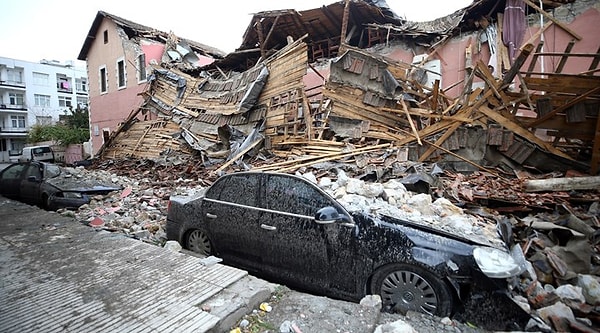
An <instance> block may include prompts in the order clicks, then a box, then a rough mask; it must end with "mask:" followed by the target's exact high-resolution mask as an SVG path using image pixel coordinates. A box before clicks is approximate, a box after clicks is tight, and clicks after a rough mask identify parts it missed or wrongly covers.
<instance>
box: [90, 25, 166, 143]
mask: <svg viewBox="0 0 600 333" xmlns="http://www.w3.org/2000/svg"><path fill="white" fill-rule="evenodd" d="M121 35H123V33H122V32H120V29H118V27H117V25H116V24H115V23H114V22H113V21H112V20H110V19H108V18H104V19H103V20H102V22H101V23H100V25H99V27H98V29H97V34H96V38H95V39H94V41H93V43H92V45H91V46H90V48H89V51H88V53H87V59H86V60H87V68H88V78H89V85H90V137H91V142H92V155H93V154H95V153H96V152H97V151H98V150H99V149H100V147H101V146H102V144H103V143H104V140H105V139H106V138H108V136H109V135H110V133H112V132H113V131H114V130H115V129H116V128H117V127H118V126H119V125H120V124H121V123H122V122H124V121H125V119H127V117H128V116H129V114H130V113H131V112H132V111H133V110H136V109H137V108H138V107H139V106H140V105H141V103H142V102H143V99H142V97H141V96H139V94H140V93H141V92H142V91H144V89H145V88H146V84H147V81H146V78H145V77H141V76H142V75H140V71H139V70H138V68H136V66H138V63H139V60H140V55H142V54H144V55H145V63H144V64H141V65H142V66H143V67H144V68H146V66H147V65H148V63H149V62H150V61H151V60H152V59H155V60H160V57H161V55H162V52H163V50H164V46H163V45H160V44H158V43H156V44H154V43H149V44H148V45H142V46H140V45H138V44H136V43H134V42H133V41H131V40H127V39H126V38H125V39H124V38H122V37H121ZM105 37H107V38H106V41H105ZM146 52H148V53H146ZM142 59H143V58H142ZM119 62H121V63H122V64H123V65H124V70H125V71H124V72H125V85H124V86H122V87H119V86H118V84H117V83H118V75H119V74H118V63H119ZM101 71H104V72H105V73H106V91H105V92H102V91H101V82H100V81H101V79H100V77H101V74H100V73H101Z"/></svg>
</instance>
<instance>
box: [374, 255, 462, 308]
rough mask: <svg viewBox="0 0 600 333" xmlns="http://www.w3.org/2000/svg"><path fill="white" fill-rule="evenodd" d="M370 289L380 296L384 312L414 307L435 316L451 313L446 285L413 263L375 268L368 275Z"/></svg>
mask: <svg viewBox="0 0 600 333" xmlns="http://www.w3.org/2000/svg"><path fill="white" fill-rule="evenodd" d="M371 293H372V294H375V295H380V296H381V301H382V308H383V310H384V311H386V312H400V313H403V314H406V312H407V311H409V310H411V311H417V312H422V313H427V314H431V315H435V316H439V317H446V316H449V315H450V314H451V313H452V309H453V303H454V302H453V297H452V292H451V290H450V288H449V287H448V285H447V284H446V283H445V282H444V281H442V280H441V279H440V278H438V277H437V276H435V275H434V274H433V273H431V272H430V271H428V270H426V269H424V268H422V267H419V266H415V265H409V264H392V265H387V266H384V267H382V268H380V269H378V270H377V271H376V272H375V274H373V277H372V279H371Z"/></svg>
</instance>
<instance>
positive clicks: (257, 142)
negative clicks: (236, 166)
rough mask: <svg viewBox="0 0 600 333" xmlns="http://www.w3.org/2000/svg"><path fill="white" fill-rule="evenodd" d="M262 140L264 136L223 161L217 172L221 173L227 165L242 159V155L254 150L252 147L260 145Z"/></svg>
mask: <svg viewBox="0 0 600 333" xmlns="http://www.w3.org/2000/svg"><path fill="white" fill-rule="evenodd" d="M262 141H263V139H262V138H261V139H258V140H255V141H254V142H252V143H251V144H249V145H248V147H246V148H244V149H242V150H241V151H240V152H239V153H237V154H236V155H235V156H233V157H232V158H231V159H230V160H229V161H227V162H225V163H223V165H221V166H220V167H219V168H218V169H217V170H215V172H216V173H219V172H221V171H223V170H225V169H226V168H227V167H229V166H230V165H231V164H233V163H234V162H235V161H237V160H238V159H240V158H241V157H243V156H244V155H245V154H246V153H247V152H249V151H250V150H252V148H254V147H256V145H258V144H259V143H261V142H262Z"/></svg>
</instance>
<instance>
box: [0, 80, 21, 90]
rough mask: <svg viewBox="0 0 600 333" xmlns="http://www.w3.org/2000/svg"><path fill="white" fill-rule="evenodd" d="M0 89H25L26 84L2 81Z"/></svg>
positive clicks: (0, 81)
mask: <svg viewBox="0 0 600 333" xmlns="http://www.w3.org/2000/svg"><path fill="white" fill-rule="evenodd" d="M0 87H10V88H25V87H26V86H25V82H19V81H7V80H0Z"/></svg>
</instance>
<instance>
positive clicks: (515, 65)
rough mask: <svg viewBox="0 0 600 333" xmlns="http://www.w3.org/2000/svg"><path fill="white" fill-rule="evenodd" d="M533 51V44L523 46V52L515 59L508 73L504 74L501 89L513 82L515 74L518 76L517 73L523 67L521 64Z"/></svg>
mask: <svg viewBox="0 0 600 333" xmlns="http://www.w3.org/2000/svg"><path fill="white" fill-rule="evenodd" d="M531 51H533V44H527V45H524V46H523V48H522V49H521V52H520V53H519V55H518V56H517V58H516V59H515V62H514V63H513V65H512V67H510V70H509V71H508V72H507V73H506V75H504V78H503V79H502V86H501V89H504V88H505V87H508V86H509V85H510V84H511V82H512V81H513V79H514V78H515V76H517V73H518V72H519V70H520V69H521V66H523V63H524V62H525V60H527V57H529V55H530V54H531Z"/></svg>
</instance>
